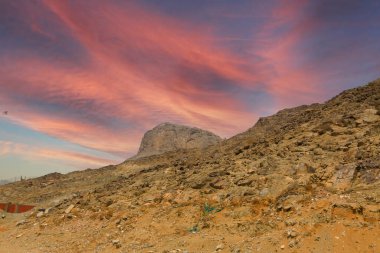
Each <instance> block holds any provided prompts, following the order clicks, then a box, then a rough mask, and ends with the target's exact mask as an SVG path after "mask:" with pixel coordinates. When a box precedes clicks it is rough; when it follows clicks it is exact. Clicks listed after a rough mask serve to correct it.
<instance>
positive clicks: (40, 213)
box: [36, 211, 44, 218]
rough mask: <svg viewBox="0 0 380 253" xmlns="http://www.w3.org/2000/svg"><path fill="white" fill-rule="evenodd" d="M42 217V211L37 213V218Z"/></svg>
mask: <svg viewBox="0 0 380 253" xmlns="http://www.w3.org/2000/svg"><path fill="white" fill-rule="evenodd" d="M42 216H44V212H42V211H40V212H38V213H37V215H36V217H37V218H41V217H42Z"/></svg>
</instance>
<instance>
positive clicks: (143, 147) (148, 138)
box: [134, 123, 221, 158]
mask: <svg viewBox="0 0 380 253" xmlns="http://www.w3.org/2000/svg"><path fill="white" fill-rule="evenodd" d="M220 141H221V138H220V137H219V136H217V135H215V134H213V133H211V132H209V131H205V130H202V129H199V128H195V127H188V126H182V125H176V124H172V123H163V124H160V125H158V126H156V127H155V128H153V129H152V130H149V131H148V132H146V133H145V134H144V137H143V139H142V141H141V144H140V148H139V152H138V153H137V155H136V156H135V157H134V158H141V157H147V156H152V155H158V154H162V153H165V152H168V151H174V150H180V149H192V148H205V147H207V146H210V145H213V144H216V143H218V142H220Z"/></svg>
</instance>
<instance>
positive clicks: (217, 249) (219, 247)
mask: <svg viewBox="0 0 380 253" xmlns="http://www.w3.org/2000/svg"><path fill="white" fill-rule="evenodd" d="M223 248H224V245H223V244H219V245H218V246H216V249H215V250H216V251H220V250H222V249H223Z"/></svg>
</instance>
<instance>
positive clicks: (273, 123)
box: [0, 80, 380, 253]
mask: <svg viewBox="0 0 380 253" xmlns="http://www.w3.org/2000/svg"><path fill="white" fill-rule="evenodd" d="M379 112H380V80H377V81H374V82H371V83H369V84H367V85H365V86H362V87H359V88H356V89H351V90H347V91H345V92H343V93H341V94H340V95H338V96H336V97H334V98H333V99H331V100H329V101H327V102H326V103H323V104H312V105H310V106H300V107H296V108H292V109H285V110H282V111H280V112H278V113H277V114H275V115H273V116H270V117H266V118H262V119H260V120H258V122H257V123H256V124H255V125H254V126H253V127H252V128H251V129H249V130H247V131H246V132H244V133H241V134H239V135H237V136H234V137H232V138H230V139H228V140H223V141H221V142H219V143H218V144H217V145H211V146H209V147H207V148H204V149H199V148H193V149H180V150H174V151H168V152H166V153H163V154H158V155H154V156H145V157H140V158H136V159H132V160H127V161H126V162H124V163H122V164H119V165H116V166H108V167H104V168H101V169H98V170H87V171H81V172H73V173H69V174H67V175H59V174H57V175H47V176H45V177H41V178H37V179H32V180H25V181H22V182H18V183H12V184H8V185H5V186H1V187H0V202H8V201H12V202H20V203H26V204H35V205H36V208H35V209H34V210H33V212H28V213H26V214H25V215H22V214H19V215H10V214H6V216H5V217H4V219H2V220H0V222H1V223H0V245H1V248H0V252H64V251H66V252H244V253H245V252H321V253H322V252H380V239H379V237H378V235H379V234H380V157H379V154H380V113H379Z"/></svg>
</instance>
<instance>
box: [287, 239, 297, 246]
mask: <svg viewBox="0 0 380 253" xmlns="http://www.w3.org/2000/svg"><path fill="white" fill-rule="evenodd" d="M296 245H297V241H296V240H291V241H290V242H289V244H288V246H289V247H290V248H293V247H295V246H296Z"/></svg>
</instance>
